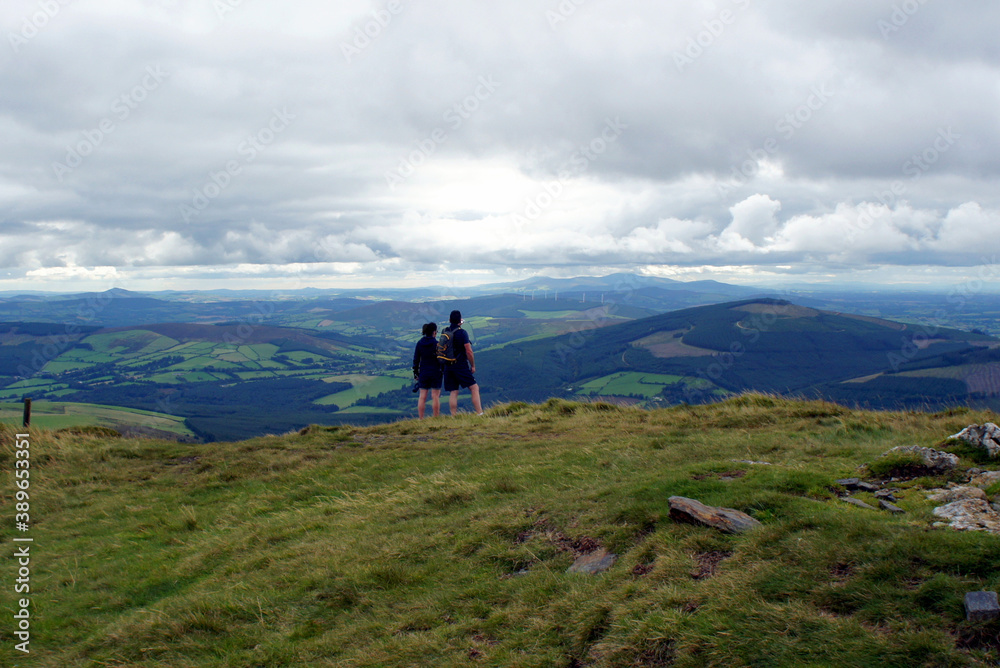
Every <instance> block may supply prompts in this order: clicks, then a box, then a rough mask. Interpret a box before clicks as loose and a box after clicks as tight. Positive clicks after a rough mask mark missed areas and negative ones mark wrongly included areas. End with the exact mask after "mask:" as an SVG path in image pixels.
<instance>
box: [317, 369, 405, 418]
mask: <svg viewBox="0 0 1000 668" xmlns="http://www.w3.org/2000/svg"><path fill="white" fill-rule="evenodd" d="M410 378H411V374H410V373H409V372H408V371H398V372H395V373H392V374H391V375H386V376H365V375H357V374H351V375H344V376H330V377H329V378H327V380H329V381H334V382H338V383H350V384H351V385H352V386H353V387H352V388H351V389H349V390H344V391H342V392H337V393H336V394H331V395H330V396H328V397H323V398H322V399H318V400H317V401H316V403H317V404H320V405H321V406H329V405H331V404H333V405H336V406H339V407H340V408H341V409H344V408H348V407H350V406H353V405H354V404H355V403H356V402H357V401H358V400H359V399H365V398H366V397H374V396H376V395H378V394H381V393H383V392H392V391H393V390H398V389H400V388H403V387H406V386H407V385H409V384H410V383H411V380H410Z"/></svg>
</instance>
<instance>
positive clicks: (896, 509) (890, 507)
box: [878, 499, 906, 513]
mask: <svg viewBox="0 0 1000 668" xmlns="http://www.w3.org/2000/svg"><path fill="white" fill-rule="evenodd" d="M878 507H879V508H881V509H882V510H888V511H889V512H890V513H905V512H906V511H905V510H903V509H902V508H900V507H899V506H894V505H893V504H891V503H889V502H888V501H886V500H885V499H879V501H878Z"/></svg>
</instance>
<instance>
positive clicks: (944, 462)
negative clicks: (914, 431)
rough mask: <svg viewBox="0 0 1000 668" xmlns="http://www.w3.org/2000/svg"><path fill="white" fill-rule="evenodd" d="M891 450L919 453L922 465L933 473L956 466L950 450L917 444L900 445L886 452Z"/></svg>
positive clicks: (956, 463)
mask: <svg viewBox="0 0 1000 668" xmlns="http://www.w3.org/2000/svg"><path fill="white" fill-rule="evenodd" d="M893 452H915V453H916V454H918V455H920V459H921V461H922V462H923V465H924V466H926V467H927V468H929V469H930V470H932V471H934V472H935V473H944V472H946V471H950V470H952V469H953V468H955V467H956V466H958V457H957V456H955V455H953V454H951V453H950V452H941V451H940V450H934V449H933V448H922V447H920V446H919V445H900V446H897V447H895V448H893V449H892V450H889V451H888V452H886V453H885V454H884V455H882V456H883V457H884V456H885V455H888V454H890V453H893Z"/></svg>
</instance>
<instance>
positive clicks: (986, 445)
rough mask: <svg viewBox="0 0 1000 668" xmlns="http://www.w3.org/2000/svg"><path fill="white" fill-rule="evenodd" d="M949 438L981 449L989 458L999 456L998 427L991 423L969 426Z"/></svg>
mask: <svg viewBox="0 0 1000 668" xmlns="http://www.w3.org/2000/svg"><path fill="white" fill-rule="evenodd" d="M949 438H957V439H959V440H962V441H965V442H966V443H968V444H970V445H973V446H975V447H977V448H982V449H984V450H986V452H987V453H988V454H989V456H990V457H996V456H998V455H1000V427H998V426H996V425H995V424H993V423H992V422H987V423H986V424H982V425H979V424H970V425H969V426H968V427H966V428H965V429H963V430H962V431H960V432H958V433H957V434H953V435H952V436H950V437H949Z"/></svg>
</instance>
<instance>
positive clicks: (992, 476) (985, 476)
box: [969, 469, 1000, 489]
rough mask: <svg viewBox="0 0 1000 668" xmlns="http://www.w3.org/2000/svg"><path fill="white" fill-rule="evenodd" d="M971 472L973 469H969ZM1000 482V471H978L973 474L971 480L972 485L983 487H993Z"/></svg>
mask: <svg viewBox="0 0 1000 668" xmlns="http://www.w3.org/2000/svg"><path fill="white" fill-rule="evenodd" d="M969 473H972V470H971V469H970V470H969ZM998 482H1000V471H978V472H977V473H976V474H975V475H973V476H972V479H971V480H969V484H970V485H972V486H973V487H979V488H981V489H986V488H987V487H991V486H992V485H995V484H996V483H998Z"/></svg>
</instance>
